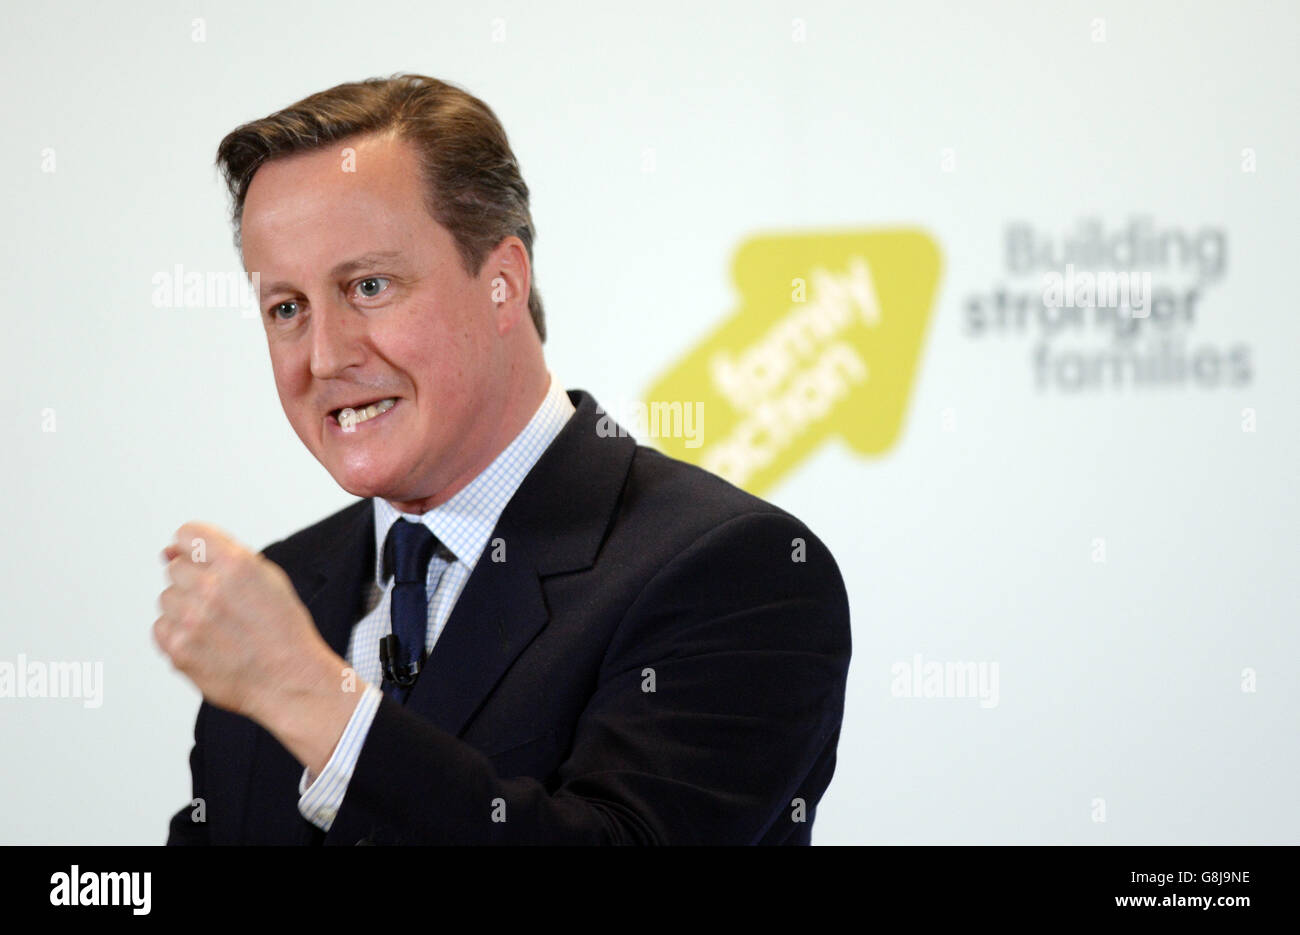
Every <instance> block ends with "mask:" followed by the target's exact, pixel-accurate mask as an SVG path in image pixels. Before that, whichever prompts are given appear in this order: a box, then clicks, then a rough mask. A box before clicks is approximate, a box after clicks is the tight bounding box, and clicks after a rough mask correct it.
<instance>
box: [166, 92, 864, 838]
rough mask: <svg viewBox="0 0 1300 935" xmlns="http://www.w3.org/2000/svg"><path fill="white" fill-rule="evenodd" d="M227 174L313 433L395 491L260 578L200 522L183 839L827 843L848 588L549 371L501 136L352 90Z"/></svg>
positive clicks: (324, 528) (270, 330)
mask: <svg viewBox="0 0 1300 935" xmlns="http://www.w3.org/2000/svg"><path fill="white" fill-rule="evenodd" d="M218 165H219V166H220V168H221V169H222V172H223V174H224V177H225V178H226V180H227V183H228V185H229V187H230V191H231V195H232V201H233V218H234V224H235V229H236V244H237V245H238V246H240V248H241V249H242V254H243V261H244V266H245V268H246V269H247V270H249V271H257V272H258V273H259V276H260V294H259V299H260V306H261V310H262V318H263V324H264V326H265V329H266V337H267V344H268V347H269V350H270V354H271V363H272V369H273V371H274V374H275V383H276V389H277V391H278V393H279V396H280V402H281V405H282V406H283V408H284V411H285V415H286V416H287V417H288V419H289V422H290V424H291V425H292V426H293V428H294V431H295V432H296V433H297V434H298V437H299V438H300V439H301V440H302V442H303V444H304V445H306V446H307V448H308V449H309V450H310V451H311V452H312V454H313V455H314V456H315V457H316V458H317V459H318V460H319V461H320V463H321V464H322V465H323V466H324V467H325V469H326V470H327V471H329V472H330V475H331V476H332V477H333V478H334V479H335V480H336V481H337V482H338V484H339V485H340V486H341V487H342V488H343V489H345V490H346V491H348V492H349V493H351V494H353V495H354V496H356V497H359V498H361V499H359V500H357V501H356V502H354V503H353V504H352V505H351V506H348V507H346V508H345V509H343V510H341V511H339V512H338V513H336V514H334V515H333V516H330V517H328V518H327V519H324V520H322V521H321V522H319V523H317V524H316V525H314V526H312V527H310V528H308V529H304V530H302V531H300V532H298V533H295V534H294V535H292V536H289V537H288V538H287V539H284V540H283V541H281V542H277V543H275V544H273V545H271V546H269V547H267V548H266V549H265V550H264V551H263V553H261V554H256V553H252V552H250V551H249V550H247V549H245V548H243V547H242V546H240V545H239V544H237V543H236V542H234V541H233V540H231V539H230V538H229V537H228V536H226V535H225V534H224V533H222V532H221V531H220V530H218V529H215V528H213V527H211V526H208V525H206V524H201V523H187V524H186V525H184V526H182V527H181V528H180V529H179V530H177V533H176V537H175V541H174V542H173V543H171V544H170V545H169V546H167V548H166V549H165V550H164V557H165V558H166V560H167V562H168V565H167V574H168V576H169V578H170V581H171V585H170V586H169V587H168V588H167V589H166V590H164V591H163V593H162V596H161V599H160V605H161V609H162V616H161V617H160V618H159V619H158V620H157V621H156V622H155V624H154V636H155V640H156V642H157V643H158V645H159V647H160V648H161V649H162V650H163V651H164V652H165V653H166V654H167V656H168V657H169V659H170V660H171V662H172V664H173V665H174V666H175V667H176V668H178V669H179V670H180V671H182V672H183V673H184V674H185V675H186V676H188V677H189V678H190V679H191V680H192V681H193V682H194V684H195V685H197V686H198V687H199V689H200V690H201V691H202V692H203V696H204V702H203V704H202V706H201V707H200V709H199V715H198V718H197V721H196V723H195V730H194V739H195V742H194V747H193V750H192V752H191V755H190V764H191V770H192V773H193V789H194V792H193V795H194V798H193V801H192V802H191V803H190V805H188V806H186V807H185V808H182V809H181V810H180V811H179V812H178V813H177V814H176V815H175V816H174V817H173V819H172V821H171V827H170V834H169V838H168V843H176V844H204V843H213V844H227V843H267V844H294V843H298V844H316V843H325V844H335V843H338V844H358V843H475V844H477V843H590V844H596V843H647V844H648V843H661V844H672V843H762V844H806V843H809V841H810V829H811V826H812V823H813V817H814V813H815V808H816V805H817V803H818V801H819V800H820V798H821V796H822V793H823V792H824V791H825V789H826V787H827V784H828V783H829V782H830V778H831V774H832V772H833V769H834V764H835V749H836V743H837V741H838V738H839V728H840V720H841V717H842V713H843V704H844V687H845V678H846V674H847V667H848V661H849V651H850V637H849V616H848V602H847V597H846V594H845V590H844V585H843V582H842V580H841V578H840V574H839V571H838V569H837V567H836V565H835V562H834V560H833V559H832V557H831V555H830V553H829V552H828V551H827V550H826V548H825V546H824V545H823V544H822V543H821V542H820V541H819V540H818V539H817V538H816V537H815V536H813V535H812V533H811V532H809V530H808V529H807V528H806V527H805V526H804V525H803V524H802V523H800V522H799V521H798V520H797V519H795V518H794V517H792V516H790V515H789V514H787V513H785V512H783V511H781V510H779V509H777V508H776V507H774V506H771V505H770V504H767V503H764V502H763V501H761V500H759V499H757V498H755V497H752V496H750V495H749V494H746V493H744V492H743V491H741V490H738V489H737V488H735V487H733V486H731V485H729V484H727V483H726V482H724V481H723V480H721V479H720V478H718V477H716V476H714V475H712V474H709V473H707V472H705V471H703V470H700V469H698V468H696V467H693V466H690V465H687V464H684V463H682V462H679V461H675V460H673V459H670V458H667V457H665V456H663V455H662V454H660V453H658V452H656V451H654V450H652V449H649V448H645V447H642V446H639V445H637V444H636V442H635V441H634V440H633V439H632V438H630V437H627V436H626V435H625V434H624V433H622V432H620V431H619V427H618V426H617V425H615V424H614V423H612V421H611V420H610V419H609V418H608V417H607V416H604V415H603V414H602V412H601V410H600V409H599V407H598V406H597V404H596V402H595V400H594V399H593V398H592V397H591V396H590V395H589V394H587V393H585V392H583V391H581V390H571V391H568V392H567V393H566V392H564V391H563V390H562V388H561V386H560V384H559V383H557V382H556V380H555V379H554V378H553V377H552V376H551V374H550V373H549V371H548V370H547V367H546V364H545V361H544V358H543V354H542V342H543V340H544V339H545V334H546V332H545V325H544V318H543V312H542V306H541V301H540V298H539V296H538V294H537V291H536V289H535V288H534V286H533V277H532V242H533V227H532V219H531V216H530V214H529V208H528V188H527V186H526V185H525V184H524V182H523V179H522V177H521V176H520V174H519V169H518V165H517V163H516V160H515V158H514V155H513V154H512V152H511V151H510V147H509V144H508V142H507V140H506V136H505V133H504V131H503V130H502V128H501V126H500V124H499V123H498V121H497V119H496V117H495V115H494V114H493V113H492V111H491V110H490V109H489V108H488V107H487V106H486V105H484V104H483V103H482V102H481V101H479V100H477V99H476V98H474V97H472V96H470V95H468V94H466V93H465V92H464V91H462V90H460V89H458V88H455V87H453V86H451V85H447V84H445V83H443V82H440V81H436V80H433V79H429V78H424V77H420V76H411V75H405V76H397V77H395V78H392V79H388V80H378V79H375V80H371V81H366V82H360V83H354V84H345V85H341V86H339V87H336V88H333V89H331V90H329V91H325V92H322V93H320V94H316V95H313V96H311V97H308V98H306V99H305V100H303V101H301V102H299V103H297V104H294V105H293V106H291V107H289V108H287V109H285V110H282V111H280V112H278V113H276V114H272V115H271V116H269V117H267V118H265V119H263V120H258V121H254V122H252V123H249V124H246V125H244V126H242V127H240V128H238V129H237V130H235V131H233V132H232V133H231V134H230V135H229V136H227V137H226V139H225V140H224V141H223V142H222V144H221V146H220V149H219V153H218ZM270 482H276V483H284V482H285V479H284V478H274V479H273V480H272V481H270Z"/></svg>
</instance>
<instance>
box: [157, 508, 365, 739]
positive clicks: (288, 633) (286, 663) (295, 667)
mask: <svg viewBox="0 0 1300 935" xmlns="http://www.w3.org/2000/svg"><path fill="white" fill-rule="evenodd" d="M163 557H164V559H165V560H166V561H167V577H168V578H169V579H170V580H171V586H170V587H168V588H167V589H166V590H164V591H163V592H162V595H161V597H160V598H159V605H160V607H161V609H162V616H161V617H159V618H158V619H157V620H156V621H155V622H154V625H153V634H154V640H155V642H157V644H158V646H159V648H160V649H162V651H163V652H164V653H166V654H167V657H168V658H169V659H170V660H171V662H172V665H174V666H175V667H176V668H177V669H179V670H180V671H181V672H183V673H184V674H185V675H186V676H188V677H189V679H190V680H191V681H192V682H194V684H195V685H197V686H198V688H199V690H200V691H201V692H203V697H204V698H205V699H207V701H208V702H210V703H211V704H214V705H216V706H218V707H220V708H225V709H227V710H229V711H234V712H236V713H238V714H242V715H245V716H247V717H250V718H252V719H253V720H255V721H258V722H259V723H261V724H262V725H263V726H264V727H267V728H268V729H270V730H272V731H273V732H274V733H277V735H280V734H302V733H304V731H305V732H307V733H311V732H312V729H313V728H315V727H316V726H317V722H318V721H320V720H321V716H324V714H323V712H322V710H321V702H322V701H325V702H326V705H325V707H326V708H329V709H330V710H332V711H333V712H334V716H333V717H327V718H326V720H329V721H330V726H329V727H328V728H327V729H324V731H323V733H320V737H319V738H318V739H319V741H320V743H327V744H328V745H327V746H326V747H325V755H326V756H327V757H328V751H329V749H331V748H332V745H333V741H334V740H337V738H338V735H339V733H341V730H342V725H341V724H337V723H335V722H337V720H338V714H339V712H345V711H350V710H351V708H352V707H354V706H355V703H356V695H355V694H351V695H350V697H348V698H340V697H339V696H340V694H341V689H340V685H341V683H342V682H341V680H342V678H343V675H344V672H345V671H346V670H347V663H346V662H345V661H344V660H343V659H342V658H340V657H339V656H338V655H336V654H335V653H334V651H333V650H332V649H330V647H329V646H328V644H326V642H325V641H324V639H322V638H321V635H320V632H319V631H318V630H317V629H316V625H315V623H314V622H313V621H312V618H311V614H310V613H309V612H308V610H307V608H306V607H305V606H304V605H303V603H302V601H300V600H299V599H298V595H297V593H296V592H295V591H294V588H293V584H292V583H291V582H290V581H289V577H288V576H287V575H286V574H285V573H284V571H283V570H282V569H281V568H280V567H279V566H278V565H276V564H275V563H274V562H272V561H270V560H268V559H266V558H264V557H263V556H261V555H259V554H257V553H256V552H252V551H250V550H248V549H246V548H244V547H243V546H242V545H240V544H239V543H237V542H235V541H234V540H233V539H231V538H230V537H229V536H227V535H226V534H225V533H223V532H221V531H220V530H219V529H216V528H215V527H212V526H209V525H206V524H203V523H186V524H185V525H184V526H181V528H180V529H178V530H176V534H175V541H174V542H172V543H171V544H170V545H168V546H167V547H166V548H165V549H164V550H163ZM352 691H355V689H352ZM331 699H332V701H333V704H332V706H331V705H330V704H329V701H330V700H331ZM316 715H320V716H316ZM343 723H346V717H344V718H343ZM335 728H337V731H335V732H334V733H333V734H332V737H330V736H329V733H330V731H334V730H335ZM318 732H319V731H318ZM284 739H286V738H284V737H282V740H284ZM315 752H319V751H315ZM301 758H303V757H301V756H300V759H301Z"/></svg>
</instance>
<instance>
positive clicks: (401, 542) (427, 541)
mask: <svg viewBox="0 0 1300 935" xmlns="http://www.w3.org/2000/svg"><path fill="white" fill-rule="evenodd" d="M439 544H440V543H439V542H438V538H437V537H436V536H435V535H434V534H433V533H432V532H430V531H429V527H428V526H426V525H424V523H412V522H410V521H409V520H405V519H401V518H399V519H398V520H397V522H395V523H393V526H392V528H391V529H390V530H389V531H388V538H387V539H386V540H385V541H384V579H385V580H387V579H388V576H389V575H390V574H391V575H395V576H396V581H395V582H394V583H393V591H392V595H391V605H392V624H393V636H394V637H396V645H394V641H392V640H390V639H388V638H385V641H384V642H381V644H380V653H379V655H380V659H381V660H384V663H385V664H384V685H383V688H384V691H385V693H387V694H388V695H389V696H390V697H392V698H394V699H395V700H397V701H399V702H404V701H406V696H407V694H408V692H409V691H410V687H411V683H413V682H414V681H415V677H416V676H417V675H419V672H420V668H421V667H422V666H423V665H424V641H425V637H426V635H427V633H428V627H429V595H428V592H427V591H426V590H425V582H426V579H427V578H428V574H429V559H431V558H432V557H433V553H434V552H435V550H436V549H437V548H438V546H439ZM440 577H441V576H440ZM434 588H435V589H436V588H437V584H435V585H434ZM385 657H387V658H385ZM394 676H395V678H394Z"/></svg>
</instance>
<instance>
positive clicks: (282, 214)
mask: <svg viewBox="0 0 1300 935" xmlns="http://www.w3.org/2000/svg"><path fill="white" fill-rule="evenodd" d="M353 170H355V171H353ZM422 195H423V187H422V181H421V179H420V177H419V173H418V165H417V163H416V160H415V154H414V151H413V150H412V149H410V147H409V144H405V143H403V142H402V141H401V140H395V139H386V138H385V139H376V138H373V137H371V138H361V139H355V140H344V141H340V143H339V144H337V145H335V146H333V147H330V148H328V149H325V150H320V151H313V152H311V153H300V154H295V155H294V156H290V157H286V158H285V159H283V160H275V161H273V162H270V163H267V164H266V165H264V166H263V167H262V168H260V169H259V170H258V172H257V174H256V175H255V176H254V177H253V182H252V184H251V185H250V186H249V190H248V196H247V198H246V199H245V202H244V211H243V216H242V218H241V241H242V247H243V254H244V260H245V266H246V267H247V268H251V267H249V266H248V264H249V263H250V262H251V263H253V264H254V265H256V266H258V267H259V268H261V269H262V270H263V274H264V275H265V273H266V269H265V267H267V266H268V265H276V264H279V263H281V262H293V258H302V259H306V258H307V257H306V254H311V255H312V263H311V265H312V266H315V267H317V268H319V265H320V262H321V261H322V260H327V261H328V263H330V264H333V263H336V262H338V263H342V262H345V261H348V260H354V259H356V258H359V257H362V256H363V255H366V254H372V253H389V254H395V253H399V252H401V250H402V248H403V247H404V246H406V245H408V244H409V243H410V242H411V241H412V240H413V239H415V238H416V237H418V238H419V239H421V240H424V239H425V238H426V236H427V233H428V232H427V230H426V228H427V226H428V225H429V223H430V222H431V221H432V218H431V217H430V216H429V215H428V212H427V208H426V206H425V203H424V198H423V197H422Z"/></svg>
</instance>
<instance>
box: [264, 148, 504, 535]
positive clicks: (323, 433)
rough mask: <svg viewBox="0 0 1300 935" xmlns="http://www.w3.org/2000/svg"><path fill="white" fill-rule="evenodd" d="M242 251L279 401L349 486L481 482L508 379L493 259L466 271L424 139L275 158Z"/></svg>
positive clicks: (370, 488)
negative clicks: (431, 209) (429, 187)
mask: <svg viewBox="0 0 1300 935" xmlns="http://www.w3.org/2000/svg"><path fill="white" fill-rule="evenodd" d="M348 146H350V147H352V148H353V149H355V151H356V155H355V170H356V171H355V172H351V171H344V167H345V162H344V155H343V154H342V150H343V148H344V147H348ZM243 251H244V266H245V268H246V269H247V270H249V271H250V272H253V271H256V272H259V273H260V274H261V298H260V305H261V309H262V323H263V324H264V325H265V327H266V336H267V344H268V346H269V348H270V353H271V366H272V369H273V370H274V372H275V384H276V388H277V390H278V391H279V394H280V403H281V405H282V406H283V407H284V412H285V415H287V416H288V418H289V422H290V424H292V425H293V429H294V431H295V432H296V433H297V434H298V437H299V438H300V439H302V442H303V444H304V445H306V446H307V448H308V449H309V450H310V451H311V453H312V454H313V455H315V456H316V458H317V460H319V461H320V463H321V464H322V465H324V466H325V469H326V470H328V471H329V472H330V475H331V476H332V477H333V478H334V479H335V481H337V482H338V484H339V485H340V486H341V487H343V488H344V489H345V490H347V491H348V492H349V493H352V494H354V495H356V496H361V497H369V496H380V497H383V498H385V499H388V500H390V501H393V502H394V503H399V504H401V503H407V504H413V505H414V504H418V503H419V502H420V501H422V500H423V499H424V498H428V497H432V496H434V495H435V494H437V493H438V492H439V491H441V490H443V489H444V488H446V487H448V486H449V485H453V484H454V483H456V482H457V481H461V480H463V479H464V478H463V475H466V474H467V473H468V476H472V475H473V473H474V472H473V470H472V469H473V468H474V467H475V465H473V464H471V462H472V461H473V458H474V457H475V453H474V450H475V445H476V444H485V443H486V440H485V438H484V431H485V428H484V426H485V425H487V426H491V425H494V424H495V423H496V421H497V420H498V419H499V418H500V417H501V412H502V406H503V403H504V401H503V399H502V395H503V388H504V386H505V383H506V382H507V381H505V380H502V379H499V375H500V368H501V367H502V366H503V363H504V357H503V352H502V350H501V345H500V342H499V341H498V340H497V338H498V331H497V322H498V316H497V315H496V313H495V304H494V302H493V301H492V300H493V295H492V282H491V277H492V270H493V266H492V264H491V263H485V264H484V266H483V268H482V270H480V275H479V276H478V277H475V278H471V277H469V276H468V275H466V273H465V270H464V268H463V267H462V266H461V261H460V256H459V254H458V253H457V251H456V246H455V242H454V240H453V238H452V236H451V234H450V233H449V232H448V231H447V230H446V228H444V227H442V225H440V224H438V223H437V222H436V221H434V219H433V218H432V217H431V216H430V215H429V213H428V211H427V209H426V207H425V190H424V187H423V182H422V180H421V178H420V175H419V171H418V165H417V157H416V152H415V150H414V149H413V148H412V147H411V146H410V145H409V144H407V143H406V142H404V141H402V140H399V139H396V138H393V137H360V138H356V139H354V140H349V141H345V142H340V143H338V144H336V145H334V146H330V147H328V148H326V149H324V150H321V151H318V152H311V153H302V154H297V155H294V156H290V157H287V158H283V159H279V160H275V161H272V162H269V163H267V164H266V165H264V166H262V167H261V168H260V169H259V170H258V171H257V174H256V175H255V176H254V177H253V182H252V184H251V185H250V186H249V189H248V194H247V197H246V199H245V202H244V213H243ZM390 403H393V405H392V407H391V408H388V409H387V411H382V410H384V408H385V407H387V406H389V404H390ZM372 404H379V406H378V409H379V411H376V410H369V412H370V413H375V414H373V415H370V417H369V418H366V414H367V407H368V406H371V405H372ZM347 407H350V408H351V409H352V410H353V411H354V412H355V413H356V422H355V424H352V425H349V424H348V423H349V421H350V420H349V419H348V418H347V414H346V413H344V415H343V421H342V423H341V422H340V420H339V411H340V410H342V409H344V408H347ZM413 511H416V512H418V511H419V510H418V509H414V510H413Z"/></svg>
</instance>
